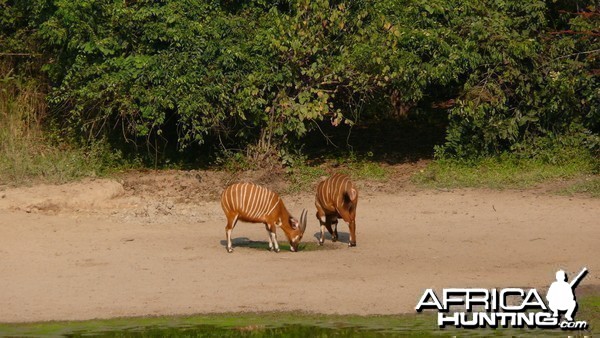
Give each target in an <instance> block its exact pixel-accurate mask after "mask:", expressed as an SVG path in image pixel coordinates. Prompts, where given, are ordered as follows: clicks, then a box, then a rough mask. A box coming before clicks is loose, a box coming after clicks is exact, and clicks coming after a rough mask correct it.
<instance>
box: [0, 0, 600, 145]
mask: <svg viewBox="0 0 600 338" xmlns="http://www.w3.org/2000/svg"><path fill="white" fill-rule="evenodd" d="M594 3H595V2H594V1H591V0H590V1H585V0H582V1H537V0H533V1H518V0H504V1H503V0H486V1H469V0H457V1H449V0H404V1H397V0H385V1H367V0H362V1H326V0H313V1H309V0H298V1H286V0H279V1H267V0H261V1H232V0H223V1H217V0H213V1H199V0H179V1H175V0H172V1H168V0H163V1H150V0H140V1H127V0H125V1H122V0H120V1H114V0H80V1H67V0H35V1H30V0H29V1H28V0H14V1H9V0H0V7H1V8H2V14H0V24H2V28H1V31H0V43H1V44H2V49H3V50H4V51H6V52H10V53H25V54H40V56H38V57H39V58H42V59H43V60H44V68H43V69H44V71H45V73H46V74H47V76H48V77H49V81H50V83H51V86H52V90H51V91H50V94H49V103H50V106H51V110H52V112H53V114H54V116H55V117H56V118H57V120H58V121H63V122H66V123H64V124H63V126H64V127H65V128H68V129H70V131H71V132H73V133H81V134H83V135H86V136H87V137H89V138H92V139H93V138H97V137H101V136H105V134H106V133H113V134H115V133H116V135H119V137H120V140H121V142H123V141H129V140H130V141H133V142H144V141H146V142H148V141H149V142H156V141H157V140H159V141H161V142H167V141H170V142H171V143H173V142H175V143H177V144H178V147H179V148H180V149H184V148H185V147H187V146H189V145H192V144H198V143H203V142H204V141H205V140H206V139H207V137H212V138H213V139H219V140H220V142H222V143H223V144H224V145H226V146H230V145H233V144H235V145H237V147H239V148H244V149H248V150H250V152H251V153H252V154H255V155H256V156H258V157H260V156H265V155H268V154H270V153H273V152H274V151H275V150H276V149H278V148H281V147H286V146H289V144H295V141H297V140H298V139H299V138H301V137H302V136H303V135H305V133H306V132H307V130H310V129H312V128H316V126H317V123H325V122H326V123H331V124H332V125H334V126H338V125H340V124H350V125H351V124H354V123H362V122H364V121H368V120H374V119H380V118H390V117H393V118H402V116H404V115H405V114H406V113H407V112H408V113H410V112H412V111H421V112H425V113H426V112H427V110H428V109H429V108H430V107H431V106H438V107H439V106H443V107H446V108H447V109H448V118H449V125H448V129H447V138H446V142H445V144H443V145H440V147H438V149H437V154H438V156H441V157H447V156H460V157H474V156H479V155H490V154H497V153H500V152H504V151H512V152H518V153H524V154H528V155H532V154H533V153H534V152H535V151H537V149H539V147H546V148H548V147H549V148H552V147H556V146H557V144H561V142H567V143H568V142H574V141H573V140H576V142H578V144H585V145H586V146H588V147H589V148H593V147H597V145H598V143H599V142H598V133H599V128H600V122H599V121H600V112H599V107H600V102H599V97H600V93H599V89H598V80H597V76H598V69H599V68H600V67H599V66H598V58H599V49H600V46H599V44H600V43H599V35H600V31H599V29H598V27H599V25H598V21H599V20H600V19H599V18H600V12H599V9H598V8H597V7H594ZM533 155H535V154H533Z"/></svg>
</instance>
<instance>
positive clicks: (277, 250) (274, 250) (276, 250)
mask: <svg viewBox="0 0 600 338" xmlns="http://www.w3.org/2000/svg"><path fill="white" fill-rule="evenodd" d="M279 251H281V250H280V249H279V248H277V249H273V252H275V253H277V252H279Z"/></svg>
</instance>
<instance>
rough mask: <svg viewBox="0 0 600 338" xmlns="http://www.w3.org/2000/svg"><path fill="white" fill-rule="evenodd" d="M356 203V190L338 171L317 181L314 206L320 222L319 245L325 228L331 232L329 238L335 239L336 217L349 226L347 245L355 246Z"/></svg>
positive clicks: (336, 233)
mask: <svg viewBox="0 0 600 338" xmlns="http://www.w3.org/2000/svg"><path fill="white" fill-rule="evenodd" d="M357 203H358V191H357V190H356V188H355V187H354V184H352V182H351V181H350V178H348V176H346V175H344V174H339V173H338V174H334V175H333V176H331V177H329V178H327V179H325V180H323V181H321V182H320V183H319V185H318V186H317V196H316V198H315V206H316V207H317V218H318V219H319V223H320V224H321V238H320V239H319V244H320V245H323V242H324V241H325V228H327V231H329V233H330V234H331V240H332V241H333V242H335V241H337V239H338V232H337V223H338V218H342V219H343V220H344V221H345V222H346V223H348V227H349V228H350V241H349V243H348V246H356V222H355V220H356V204H357ZM332 225H333V227H332Z"/></svg>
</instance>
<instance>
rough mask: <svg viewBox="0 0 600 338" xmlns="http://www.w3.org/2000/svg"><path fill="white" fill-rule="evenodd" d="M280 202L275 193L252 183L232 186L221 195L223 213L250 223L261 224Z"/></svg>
mask: <svg viewBox="0 0 600 338" xmlns="http://www.w3.org/2000/svg"><path fill="white" fill-rule="evenodd" d="M280 202H281V198H280V197H279V195H278V194H277V193H275V192H273V191H271V190H269V189H267V188H265V187H261V186H260V185H256V184H254V183H235V184H232V185H230V186H229V187H227V188H226V189H225V191H223V194H222V195H221V207H223V211H225V213H227V214H229V213H233V214H237V215H238V216H239V218H240V219H242V220H246V221H250V222H262V221H263V220H264V218H265V217H266V216H268V215H270V214H271V213H272V212H273V211H274V210H275V208H276V207H277V205H278V204H279V203H280Z"/></svg>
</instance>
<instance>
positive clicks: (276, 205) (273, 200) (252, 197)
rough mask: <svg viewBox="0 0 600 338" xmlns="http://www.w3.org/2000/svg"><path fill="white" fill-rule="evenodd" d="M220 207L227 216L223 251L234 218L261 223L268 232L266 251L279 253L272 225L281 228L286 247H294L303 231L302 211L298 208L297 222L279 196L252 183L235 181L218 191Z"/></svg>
mask: <svg viewBox="0 0 600 338" xmlns="http://www.w3.org/2000/svg"><path fill="white" fill-rule="evenodd" d="M221 207H222V208H223V211H224V212H225V217H227V225H226V226H225V234H226V236H227V252H233V248H232V247H231V231H233V228H234V227H235V224H236V223H237V221H239V220H241V221H244V222H250V223H264V224H265V228H266V229H267V233H268V234H269V250H270V251H275V252H279V244H278V243H277V234H276V233H275V230H276V226H279V227H281V230H283V232H284V233H285V235H286V236H287V238H288V241H289V242H290V250H291V251H293V252H295V251H297V250H298V244H299V243H300V240H301V239H302V235H304V230H306V210H302V215H301V216H300V222H298V221H297V220H296V219H295V218H293V217H292V216H291V215H290V213H289V212H288V211H287V209H286V208H285V205H283V201H282V200H281V197H279V195H278V194H277V193H275V192H272V191H271V190H269V189H267V188H265V187H261V186H259V185H256V184H254V183H235V184H232V185H230V186H229V187H227V188H226V189H225V191H223V194H221Z"/></svg>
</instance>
